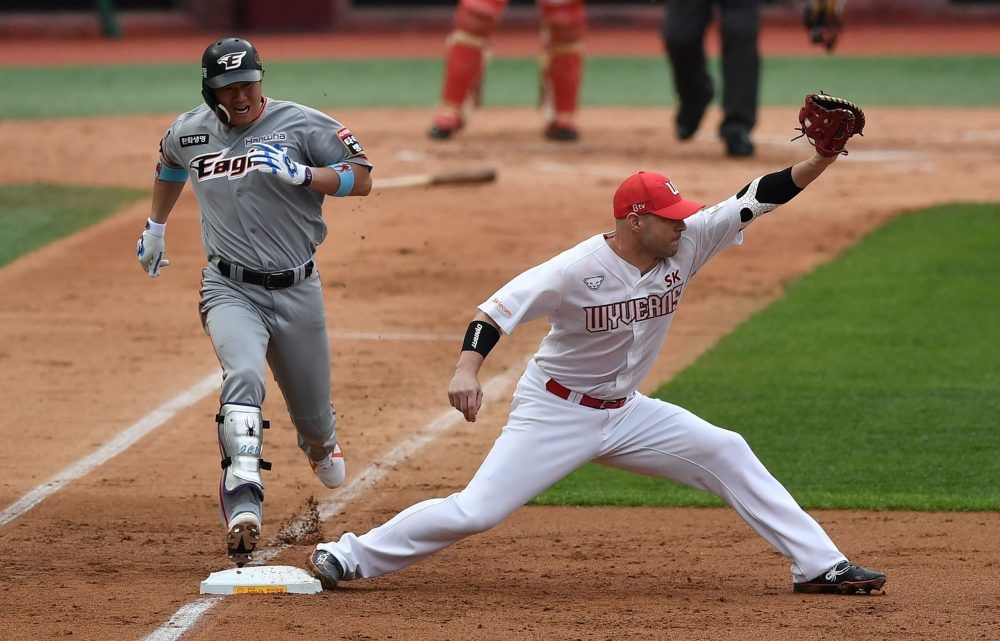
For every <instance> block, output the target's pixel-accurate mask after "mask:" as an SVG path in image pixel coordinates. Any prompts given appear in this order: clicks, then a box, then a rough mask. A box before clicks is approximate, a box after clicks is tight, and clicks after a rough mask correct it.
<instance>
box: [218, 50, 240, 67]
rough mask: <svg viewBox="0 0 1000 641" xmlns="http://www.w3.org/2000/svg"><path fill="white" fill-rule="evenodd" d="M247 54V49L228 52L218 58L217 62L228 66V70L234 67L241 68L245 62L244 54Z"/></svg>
mask: <svg viewBox="0 0 1000 641" xmlns="http://www.w3.org/2000/svg"><path fill="white" fill-rule="evenodd" d="M245 55H247V52H246V51H234V52H233V53H227V54H226V55H224V56H222V57H221V58H219V59H218V60H217V62H218V63H219V64H220V65H222V66H223V67H225V68H226V71H230V70H232V69H239V67H240V63H241V62H243V56H245Z"/></svg>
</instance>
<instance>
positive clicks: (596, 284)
mask: <svg viewBox="0 0 1000 641" xmlns="http://www.w3.org/2000/svg"><path fill="white" fill-rule="evenodd" d="M583 283H584V284H585V285H586V286H587V287H589V288H590V291H593V292H596V291H597V290H598V289H600V288H601V284H602V283H604V276H591V277H590V278H584V279H583Z"/></svg>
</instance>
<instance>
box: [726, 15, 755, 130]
mask: <svg viewBox="0 0 1000 641" xmlns="http://www.w3.org/2000/svg"><path fill="white" fill-rule="evenodd" d="M720 4H721V9H720V10H721V14H722V110H723V112H724V114H725V116H724V118H723V120H722V126H721V127H720V129H719V134H720V135H721V136H723V137H725V136H726V135H729V134H739V133H743V134H749V133H750V130H751V129H753V127H754V125H755V124H757V95H758V90H759V86H760V51H759V50H758V48H757V37H758V35H759V31H760V16H759V12H758V5H759V2H758V0H721V3H720Z"/></svg>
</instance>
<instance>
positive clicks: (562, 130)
mask: <svg viewBox="0 0 1000 641" xmlns="http://www.w3.org/2000/svg"><path fill="white" fill-rule="evenodd" d="M545 137H546V138H548V139H549V140H555V141H558V142H572V141H574V140H579V139H580V132H579V130H577V128H576V127H575V126H574V125H570V124H567V123H558V122H553V123H550V124H549V126H548V127H546V128H545Z"/></svg>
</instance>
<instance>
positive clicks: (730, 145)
mask: <svg viewBox="0 0 1000 641" xmlns="http://www.w3.org/2000/svg"><path fill="white" fill-rule="evenodd" d="M723 138H724V139H725V141H726V154H728V155H730V156H732V157H734V158H746V157H747V156H752V155H753V143H752V142H750V135H749V134H747V133H746V132H745V131H737V132H734V133H729V134H726V135H725V136H723Z"/></svg>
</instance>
